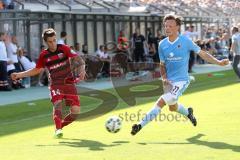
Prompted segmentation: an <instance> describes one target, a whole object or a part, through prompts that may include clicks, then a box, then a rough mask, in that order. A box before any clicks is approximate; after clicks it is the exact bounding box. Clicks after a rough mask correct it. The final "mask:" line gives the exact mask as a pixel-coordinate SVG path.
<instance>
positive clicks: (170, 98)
mask: <svg viewBox="0 0 240 160" xmlns="http://www.w3.org/2000/svg"><path fill="white" fill-rule="evenodd" d="M161 98H162V99H163V100H164V101H165V103H166V104H167V105H169V106H170V105H175V104H176V103H177V98H176V97H175V96H174V95H172V94H169V93H167V94H164V95H162V96H161Z"/></svg>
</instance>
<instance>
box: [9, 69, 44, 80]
mask: <svg viewBox="0 0 240 160" xmlns="http://www.w3.org/2000/svg"><path fill="white" fill-rule="evenodd" d="M42 70H43V69H42V68H33V69H30V70H27V71H24V72H18V73H12V74H11V78H12V80H17V79H21V78H24V77H31V76H35V75H38V74H39V73H41V72H42Z"/></svg>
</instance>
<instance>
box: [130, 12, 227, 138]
mask: <svg viewBox="0 0 240 160" xmlns="http://www.w3.org/2000/svg"><path fill="white" fill-rule="evenodd" d="M181 23H182V22H181V17H178V16H176V15H166V16H165V17H164V19H163V24H164V29H165V33H166V35H167V37H166V38H165V39H163V40H162V41H161V42H160V43H159V48H158V50H159V57H160V72H161V76H162V82H163V89H164V94H163V95H161V96H160V98H159V99H158V100H157V101H156V103H155V104H154V106H153V108H152V109H151V110H150V111H149V112H148V113H147V114H146V116H145V117H144V118H143V119H142V121H141V122H139V123H138V124H134V125H133V126H132V131H131V134H132V135H135V134H136V133H138V132H139V131H140V130H141V129H142V128H143V127H144V126H145V125H146V124H147V123H148V122H150V121H152V120H153V119H154V118H155V117H156V116H157V115H158V114H159V113H160V112H161V110H162V108H163V107H164V106H165V105H168V106H169V110H170V111H174V112H178V113H180V114H182V115H184V116H186V117H188V119H189V120H190V121H191V122H192V124H193V125H194V126H196V125H197V120H196V118H195V117H194V115H193V109H192V108H186V107H185V106H184V105H182V104H179V103H178V98H179V96H181V95H182V94H183V92H184V91H185V90H186V89H187V87H188V85H189V82H190V81H189V75H188V61H189V55H190V51H191V50H192V51H194V52H195V53H197V54H198V55H199V56H200V57H201V58H203V59H204V60H206V61H207V62H209V63H213V64H217V65H220V66H225V65H227V64H229V60H228V59H223V60H221V61H220V60H217V59H216V58H214V57H213V56H211V55H210V54H208V53H206V52H204V51H202V50H201V49H200V48H199V47H198V46H197V45H196V44H195V43H194V42H192V41H191V40H190V39H189V38H187V37H186V36H184V35H181V34H179V31H180V26H181Z"/></svg>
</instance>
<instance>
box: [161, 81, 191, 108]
mask: <svg viewBox="0 0 240 160" xmlns="http://www.w3.org/2000/svg"><path fill="white" fill-rule="evenodd" d="M189 84H190V82H189V81H180V82H173V83H171V85H168V86H164V87H163V91H164V94H163V95H162V96H161V98H162V99H163V100H164V101H165V103H166V104H167V105H174V104H176V103H177V101H178V97H179V96H181V95H182V94H183V92H184V91H185V90H186V89H187V87H188V85H189Z"/></svg>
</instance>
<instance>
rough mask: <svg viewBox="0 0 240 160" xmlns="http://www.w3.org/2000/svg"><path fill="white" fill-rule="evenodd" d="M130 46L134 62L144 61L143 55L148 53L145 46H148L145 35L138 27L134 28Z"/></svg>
mask: <svg viewBox="0 0 240 160" xmlns="http://www.w3.org/2000/svg"><path fill="white" fill-rule="evenodd" d="M132 48H133V57H134V58H133V59H134V62H140V61H141V62H144V61H145V55H147V54H148V53H146V52H147V51H146V48H148V44H147V41H146V39H145V37H144V36H143V35H142V34H141V33H140V29H139V28H136V30H135V33H134V34H133V37H132Z"/></svg>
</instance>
